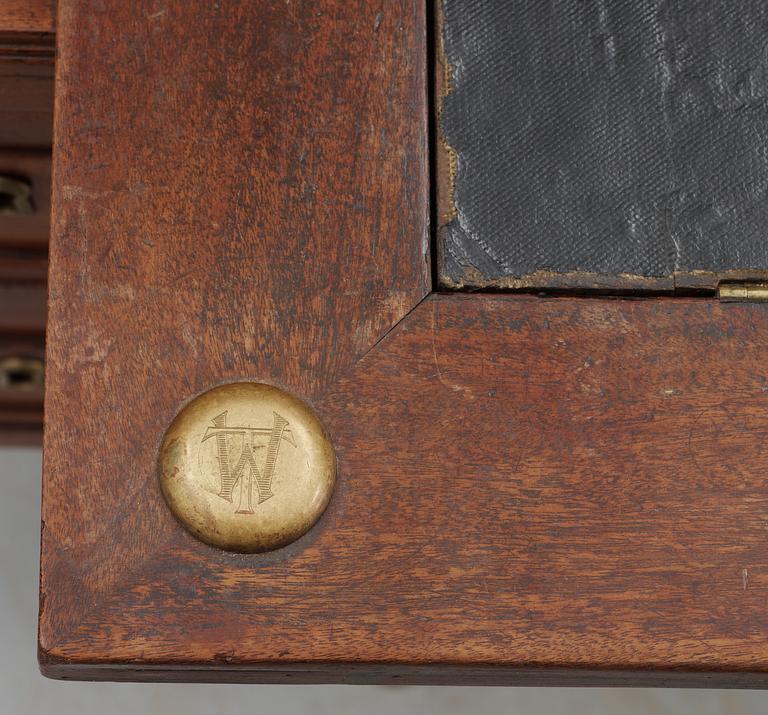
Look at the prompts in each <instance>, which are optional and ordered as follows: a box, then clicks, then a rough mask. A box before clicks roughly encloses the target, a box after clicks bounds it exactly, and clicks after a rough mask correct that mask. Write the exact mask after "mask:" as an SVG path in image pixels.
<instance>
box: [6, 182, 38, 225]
mask: <svg viewBox="0 0 768 715" xmlns="http://www.w3.org/2000/svg"><path fill="white" fill-rule="evenodd" d="M34 212H35V207H34V204H33V203H32V187H31V186H30V185H29V182H27V181H25V180H23V179H17V178H15V177H13V176H4V175H0V214H9V215H14V214H15V215H19V216H21V215H26V214H33V213H34Z"/></svg>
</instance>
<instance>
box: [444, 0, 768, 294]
mask: <svg viewBox="0 0 768 715" xmlns="http://www.w3.org/2000/svg"><path fill="white" fill-rule="evenodd" d="M442 12H443V18H442V25H443V44H444V53H445V57H444V60H445V61H446V62H447V64H448V67H449V70H450V83H449V87H448V93H447V95H446V96H445V98H444V100H443V104H442V112H441V132H442V138H443V140H444V141H445V143H447V144H448V145H449V146H450V147H451V148H452V150H453V151H454V152H455V155H456V157H457V159H458V173H457V175H456V176H455V181H454V185H453V192H452V196H451V201H452V202H453V206H454V212H453V215H452V217H451V218H450V220H449V221H448V223H447V224H446V225H445V226H443V227H442V228H441V230H440V250H439V252H438V253H439V263H440V265H439V272H440V275H441V278H442V280H443V282H444V283H445V284H447V285H459V284H464V285H470V286H471V285H487V284H493V283H494V282H496V283H497V284H503V283H504V280H505V279H506V278H519V277H524V276H528V275H530V274H533V273H536V272H537V271H539V272H541V271H545V272H554V273H561V274H562V273H570V272H587V273H602V274H631V275H633V276H643V277H651V278H653V277H667V276H671V275H673V274H678V273H687V272H696V271H710V272H715V273H721V272H727V271H729V270H734V269H747V270H751V269H756V270H758V271H760V270H764V269H766V268H768V2H766V1H765V0H664V1H662V0H594V1H591V0H530V1H529V0H514V1H513V0H444V2H443V6H442ZM542 281H543V282H544V283H546V278H543V279H542ZM534 282H535V281H534Z"/></svg>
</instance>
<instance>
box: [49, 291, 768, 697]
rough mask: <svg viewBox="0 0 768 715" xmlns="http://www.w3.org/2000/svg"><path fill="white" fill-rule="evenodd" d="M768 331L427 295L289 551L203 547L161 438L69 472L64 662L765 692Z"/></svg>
mask: <svg viewBox="0 0 768 715" xmlns="http://www.w3.org/2000/svg"><path fill="white" fill-rule="evenodd" d="M767 330H768V308H766V307H765V306H760V305H736V304H732V305H720V304H717V303H714V302H710V301H706V300H672V299H659V300H646V301H629V300H597V299H594V300H591V299H582V300H572V299H541V298H522V297H517V298H515V297H504V296H499V297H488V296H467V297H463V296H456V297H452V296H451V297H445V296H435V297H433V298H430V299H428V300H427V301H425V302H423V303H421V304H420V305H419V307H418V308H417V309H416V310H415V311H414V312H412V313H411V314H410V315H409V317H408V318H407V319H406V320H405V321H403V322H402V323H401V324H400V325H399V326H398V327H397V328H396V329H395V330H393V331H392V332H391V333H390V334H389V335H388V336H387V338H386V339H385V340H384V341H382V342H381V343H380V344H379V345H378V346H377V347H376V348H375V349H374V350H372V351H371V352H370V353H369V354H368V355H367V356H366V357H365V358H364V359H362V360H361V361H359V362H358V363H357V365H356V367H355V369H354V370H353V371H352V372H351V374H349V375H348V376H347V377H345V378H343V379H342V380H341V381H339V382H338V383H337V384H336V385H335V386H334V387H333V388H332V389H331V390H330V391H328V392H327V393H326V394H325V395H322V396H320V397H318V398H316V399H315V400H314V401H313V404H314V406H315V408H316V409H317V410H318V411H319V413H320V415H321V417H322V418H323V420H324V421H325V422H326V424H327V426H328V428H329V430H330V433H331V435H332V437H333V441H334V444H335V446H336V449H337V453H338V456H339V484H338V487H337V490H336V493H335V496H334V498H333V500H332V502H331V507H330V509H329V512H328V513H327V514H326V516H325V517H324V519H323V520H322V521H321V523H320V525H319V526H318V527H317V528H316V529H315V530H314V531H313V532H311V533H310V534H309V535H308V537H306V538H305V539H303V540H302V541H300V542H297V543H296V544H294V545H292V546H291V547H288V548H287V549H284V550H283V551H281V552H277V553H275V554H271V555H261V556H258V555H251V556H243V555H232V554H225V553H222V552H218V551H216V550H214V549H211V548H208V547H206V546H204V545H203V544H201V543H200V542H198V541H196V540H195V539H194V538H193V537H191V536H189V535H187V534H186V532H184V531H183V530H182V529H180V528H179V527H178V526H177V524H176V523H175V522H174V520H173V518H172V517H171V516H170V514H169V513H168V512H167V510H166V509H165V508H164V506H163V504H162V500H161V497H160V495H159V490H158V487H157V480H156V475H155V474H154V471H153V469H151V465H150V463H151V459H152V450H149V449H146V450H145V448H144V447H143V446H142V445H136V447H135V449H136V452H140V453H139V454H138V455H136V454H134V455H132V456H131V457H130V458H128V456H127V455H125V453H124V452H123V450H120V449H119V448H118V449H114V447H112V449H109V450H108V449H105V450H104V451H103V452H101V453H100V454H99V460H100V468H98V469H97V468H95V460H94V462H92V463H90V464H92V466H93V467H94V468H92V469H90V470H86V469H81V470H78V472H77V485H78V489H77V491H76V492H74V493H68V492H67V491H66V490H64V489H61V488H60V487H59V486H58V484H57V482H54V481H53V480H52V475H56V474H57V472H52V471H51V465H50V461H49V463H48V466H47V482H46V489H47V494H46V503H47V504H48V505H49V507H48V509H47V513H46V516H48V517H49V518H46V530H45V538H44V544H46V550H45V554H46V560H45V561H44V576H45V577H46V579H47V581H48V583H49V587H48V588H45V585H46V584H45V583H44V597H45V600H44V609H43V619H42V622H41V642H42V644H43V648H44V651H45V654H44V660H43V663H44V669H45V671H46V672H48V673H49V674H52V675H57V676H60V677H61V676H65V677H66V676H70V677H71V676H77V675H78V674H80V675H82V674H83V672H84V673H87V676H88V677H116V676H117V677H124V676H119V675H118V672H117V671H118V670H119V668H118V664H123V665H125V666H126V667H128V666H130V669H131V670H130V672H131V676H130V677H131V678H138V679H145V678H147V679H153V678H181V679H186V678H187V677H191V678H193V679H217V678H218V677H219V676H218V673H219V671H226V670H227V669H228V668H232V669H234V670H233V672H229V673H228V675H226V676H222V677H223V678H224V679H235V680H254V681H263V680H267V681H270V680H278V681H279V680H284V679H286V678H290V679H294V680H298V681H305V680H306V681H313V680H315V681H317V680H332V681H336V680H338V681H345V682H346V681H354V682H358V681H367V682H370V681H375V682H392V680H393V679H395V680H397V679H405V680H406V681H407V682H446V680H450V678H451V677H453V678H454V682H455V681H456V679H461V680H462V681H464V682H506V683H510V682H527V683H542V682H544V683H547V682H549V683H552V682H559V683H585V682H586V683H593V684H608V683H612V684H627V683H636V684H637V683H642V684H657V683H666V684H670V683H676V684H695V685H707V684H709V685H720V686H722V685H745V684H749V685H750V686H755V685H764V684H765V682H766V678H765V673H766V668H768V648H767V647H766V640H765V632H766V628H767V627H768V615H766V610H765V606H764V604H765V597H766V586H767V585H768V575H767V574H768V547H767V546H766V539H765V532H766V528H767V525H768V522H766V518H765V515H766V509H767V508H768V494H767V493H766V482H765V476H764V469H763V463H764V459H765V454H764V453H765V450H766V447H765V445H766V432H767V431H768V417H767V416H766V415H767V414H768V412H767V411H766V409H765V407H766V404H767V401H768V381H767V380H766V373H765V370H764V369H763V367H762V359H761V356H760V351H759V350H752V349H750V346H754V345H755V344H759V341H760V338H759V335H760V334H761V333H763V332H765V331H767ZM103 369H107V368H103ZM111 369H114V366H113V367H112V368H111ZM91 407H93V406H92V405H91ZM163 409H164V410H165V413H166V414H165V415H164V416H165V417H166V418H170V417H171V416H172V415H173V412H174V397H173V396H172V395H167V396H166V399H165V406H164V407H163ZM83 418H84V416H83ZM97 418H98V419H99V420H101V421H102V423H103V420H104V415H103V414H102V413H99V415H98V416H97ZM84 419H85V418H84ZM95 419H96V418H94V417H91V418H90V421H95ZM133 429H134V430H137V429H140V428H139V427H136V426H134V427H133ZM161 430H162V424H158V425H157V427H156V428H155V431H154V433H152V437H151V439H152V440H153V441H156V440H157V439H158V438H159V436H160V432H161ZM144 434H147V431H145V432H144ZM131 441H132V443H133V444H136V440H131ZM92 445H93V443H90V444H88V445H87V446H91V447H92ZM70 451H73V450H70ZM115 452H117V454H115ZM47 458H48V459H49V460H50V449H49V452H48V456H47ZM111 474H119V475H120V476H119V477H117V476H116V477H110V476H109V475H111ZM65 476H66V477H67V478H71V474H66V475H65ZM105 480H107V481H108V482H109V485H105V483H104V482H105ZM118 483H119V484H120V487H119V489H120V491H121V492H122V493H123V495H124V496H123V498H122V500H121V501H123V502H125V503H126V506H121V505H120V504H115V502H114V494H115V490H116V489H117V488H118ZM52 484H53V488H54V489H55V490H56V491H55V495H56V496H55V497H52V495H51V488H52ZM75 494H76V495H77V496H76V497H75ZM54 499H55V502H54ZM73 499H74V501H73ZM54 503H55V504H56V508H55V509H54V508H52V506H51V505H52V504H54ZM127 505H130V506H127ZM75 508H76V509H77V510H78V517H77V519H76V520H72V519H70V520H69V524H68V525H66V526H65V525H64V524H63V523H61V522H62V520H63V519H64V518H65V515H66V514H67V513H71V512H70V510H71V509H75ZM135 514H140V515H141V516H140V518H136V517H135V516H134V515H135ZM51 521H53V522H54V523H53V525H52V524H51ZM81 530H82V531H81ZM73 611H74V612H73ZM94 665H97V666H99V667H93V666H94ZM486 665H487V666H494V667H489V668H488V669H487V670H485V671H483V668H482V666H486ZM87 666H90V669H88V667H87ZM185 666H191V667H193V670H194V672H193V673H192V674H188V673H186V671H179V670H175V669H178V668H184V667H185ZM398 666H401V667H398ZM503 666H506V669H505V668H504V667H503ZM79 667H82V668H84V669H85V670H84V671H79V670H78V668H79ZM286 673H288V674H289V675H286Z"/></svg>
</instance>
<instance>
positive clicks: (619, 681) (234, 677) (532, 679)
mask: <svg viewBox="0 0 768 715" xmlns="http://www.w3.org/2000/svg"><path fill="white" fill-rule="evenodd" d="M39 664H40V672H41V673H42V674H43V675H44V676H45V677H47V678H52V679H54V680H77V681H82V680H86V681H93V682H142V683H251V684H263V685H269V684H273V685H277V684H283V685H286V684H295V685H311V684H338V685H463V686H464V685H468V686H481V685H482V686H525V687H619V688H621V687H658V688H670V687H671V688H730V689H764V688H766V687H768V674H766V673H752V672H727V673H724V672H720V671H716V670H710V671H707V670H674V671H659V670H657V669H652V668H649V669H647V670H637V669H634V670H629V669H627V670H620V669H617V670H593V669H588V668H542V667H530V668H517V667H516V668H511V667H504V666H498V665H495V664H488V665H480V666H478V665H474V666H465V665H458V664H455V663H423V664H408V663H397V664H393V663H302V662H297V663H294V664H291V665H290V666H288V667H287V666H286V664H280V665H279V666H276V665H270V664H268V663H265V664H263V665H257V666H239V665H227V667H226V669H225V670H224V669H216V668H214V667H211V666H210V664H201V663H188V664H187V663H185V664H177V665H173V666H171V665H143V664H138V663H137V664H133V665H128V664H125V665H121V664H111V663H101V664H94V663H87V664H77V663H71V662H68V661H66V660H64V659H57V658H53V657H51V656H49V655H48V654H41V655H40V656H39Z"/></svg>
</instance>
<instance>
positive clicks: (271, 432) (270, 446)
mask: <svg viewBox="0 0 768 715" xmlns="http://www.w3.org/2000/svg"><path fill="white" fill-rule="evenodd" d="M272 415H273V418H274V421H273V423H272V427H230V426H228V425H227V413H226V412H222V413H221V414H220V415H218V416H216V417H214V418H213V420H212V422H213V427H209V428H208V429H207V430H206V432H205V435H204V436H203V440H202V441H203V442H205V441H206V440H207V439H210V438H211V437H215V438H216V453H217V457H218V459H219V475H220V476H221V489H220V490H219V494H218V495H219V496H220V497H221V498H222V499H226V500H227V501H228V502H232V494H233V492H234V491H235V489H236V488H237V486H238V485H239V487H240V491H239V497H238V503H237V512H236V513H237V514H253V513H254V512H253V485H254V483H255V484H256V490H257V492H258V495H259V502H258V503H259V504H261V503H262V502H265V501H266V500H267V499H269V498H271V497H272V496H274V494H273V493H272V477H273V476H274V474H275V466H276V465H277V457H278V454H279V452H280V445H281V443H282V442H283V441H286V442H288V444H290V445H292V446H293V447H295V446H296V442H295V441H294V439H293V435H292V434H291V430H290V429H288V420H286V419H285V418H284V417H282V416H281V415H279V414H277V412H273V413H272ZM235 437H240V438H241V439H240V440H234V439H233V438H235ZM232 442H240V443H241V444H242V448H241V450H240V454H239V455H237V458H236V460H232V459H231V456H232V455H231V453H230V448H231V447H232ZM260 450H266V455H265V457H264V460H263V462H262V464H261V466H259V464H258V462H257V460H256V454H257V453H258V452H259V451H260ZM233 461H234V467H233V466H232V462H233Z"/></svg>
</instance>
